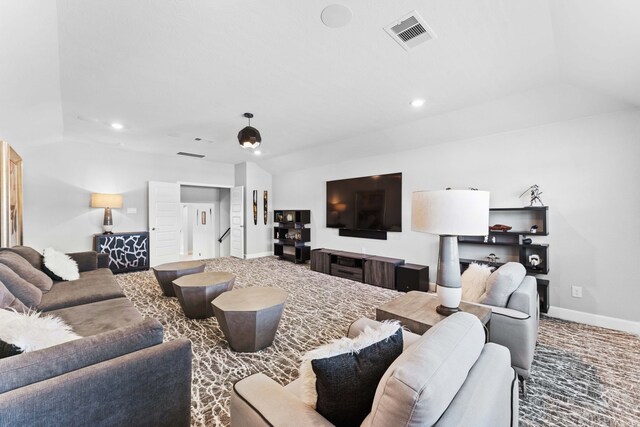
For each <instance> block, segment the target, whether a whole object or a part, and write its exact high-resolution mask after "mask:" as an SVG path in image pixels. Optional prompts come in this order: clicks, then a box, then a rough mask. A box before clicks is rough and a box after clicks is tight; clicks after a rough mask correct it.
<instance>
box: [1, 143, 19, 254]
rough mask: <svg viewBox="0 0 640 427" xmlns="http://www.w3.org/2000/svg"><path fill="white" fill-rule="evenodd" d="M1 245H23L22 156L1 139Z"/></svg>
mask: <svg viewBox="0 0 640 427" xmlns="http://www.w3.org/2000/svg"><path fill="white" fill-rule="evenodd" d="M0 170H2V174H1V175H0V183H1V184H0V186H1V188H0V205H2V211H1V212H0V222H1V224H0V246H2V247H8V248H10V247H12V246H19V245H22V158H21V157H20V156H19V155H18V153H16V152H15V150H14V149H13V148H11V146H10V145H9V144H7V143H6V142H4V141H0Z"/></svg>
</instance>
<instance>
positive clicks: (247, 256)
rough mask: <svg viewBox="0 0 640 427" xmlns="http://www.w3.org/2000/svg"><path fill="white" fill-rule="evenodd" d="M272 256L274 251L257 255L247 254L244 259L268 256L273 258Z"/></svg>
mask: <svg viewBox="0 0 640 427" xmlns="http://www.w3.org/2000/svg"><path fill="white" fill-rule="evenodd" d="M272 255H273V251H269V252H258V253H257V254H245V256H244V259H253V258H263V257H266V256H272Z"/></svg>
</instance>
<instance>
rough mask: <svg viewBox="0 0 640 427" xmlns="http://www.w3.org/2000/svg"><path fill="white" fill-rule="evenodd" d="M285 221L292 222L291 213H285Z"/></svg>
mask: <svg viewBox="0 0 640 427" xmlns="http://www.w3.org/2000/svg"><path fill="white" fill-rule="evenodd" d="M287 222H293V214H291V213H288V214H287Z"/></svg>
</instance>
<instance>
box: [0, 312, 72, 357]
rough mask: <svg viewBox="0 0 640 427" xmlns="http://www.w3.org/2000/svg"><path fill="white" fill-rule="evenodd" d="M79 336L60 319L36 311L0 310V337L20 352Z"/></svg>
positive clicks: (52, 344) (49, 345)
mask: <svg viewBox="0 0 640 427" xmlns="http://www.w3.org/2000/svg"><path fill="white" fill-rule="evenodd" d="M79 338H81V337H80V336H79V335H76V334H75V333H73V331H72V330H71V327H70V326H69V325H67V324H66V323H65V322H64V321H63V320H62V319H59V318H57V317H55V316H51V315H42V313H38V312H36V311H32V312H29V313H17V312H15V311H12V310H0V339H1V340H3V341H5V342H7V343H9V344H13V345H14V346H16V347H18V349H20V351H22V352H29V351H35V350H40V349H43V348H47V347H52V346H54V345H58V344H62V343H65V342H67V341H72V340H77V339H79Z"/></svg>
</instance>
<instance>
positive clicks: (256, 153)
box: [253, 150, 262, 156]
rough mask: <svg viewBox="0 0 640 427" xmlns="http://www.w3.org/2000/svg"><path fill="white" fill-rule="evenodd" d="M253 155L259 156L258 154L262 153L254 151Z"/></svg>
mask: <svg viewBox="0 0 640 427" xmlns="http://www.w3.org/2000/svg"><path fill="white" fill-rule="evenodd" d="M253 154H255V155H256V156H259V155H260V154H262V151H260V150H256V151H254V152H253Z"/></svg>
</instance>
